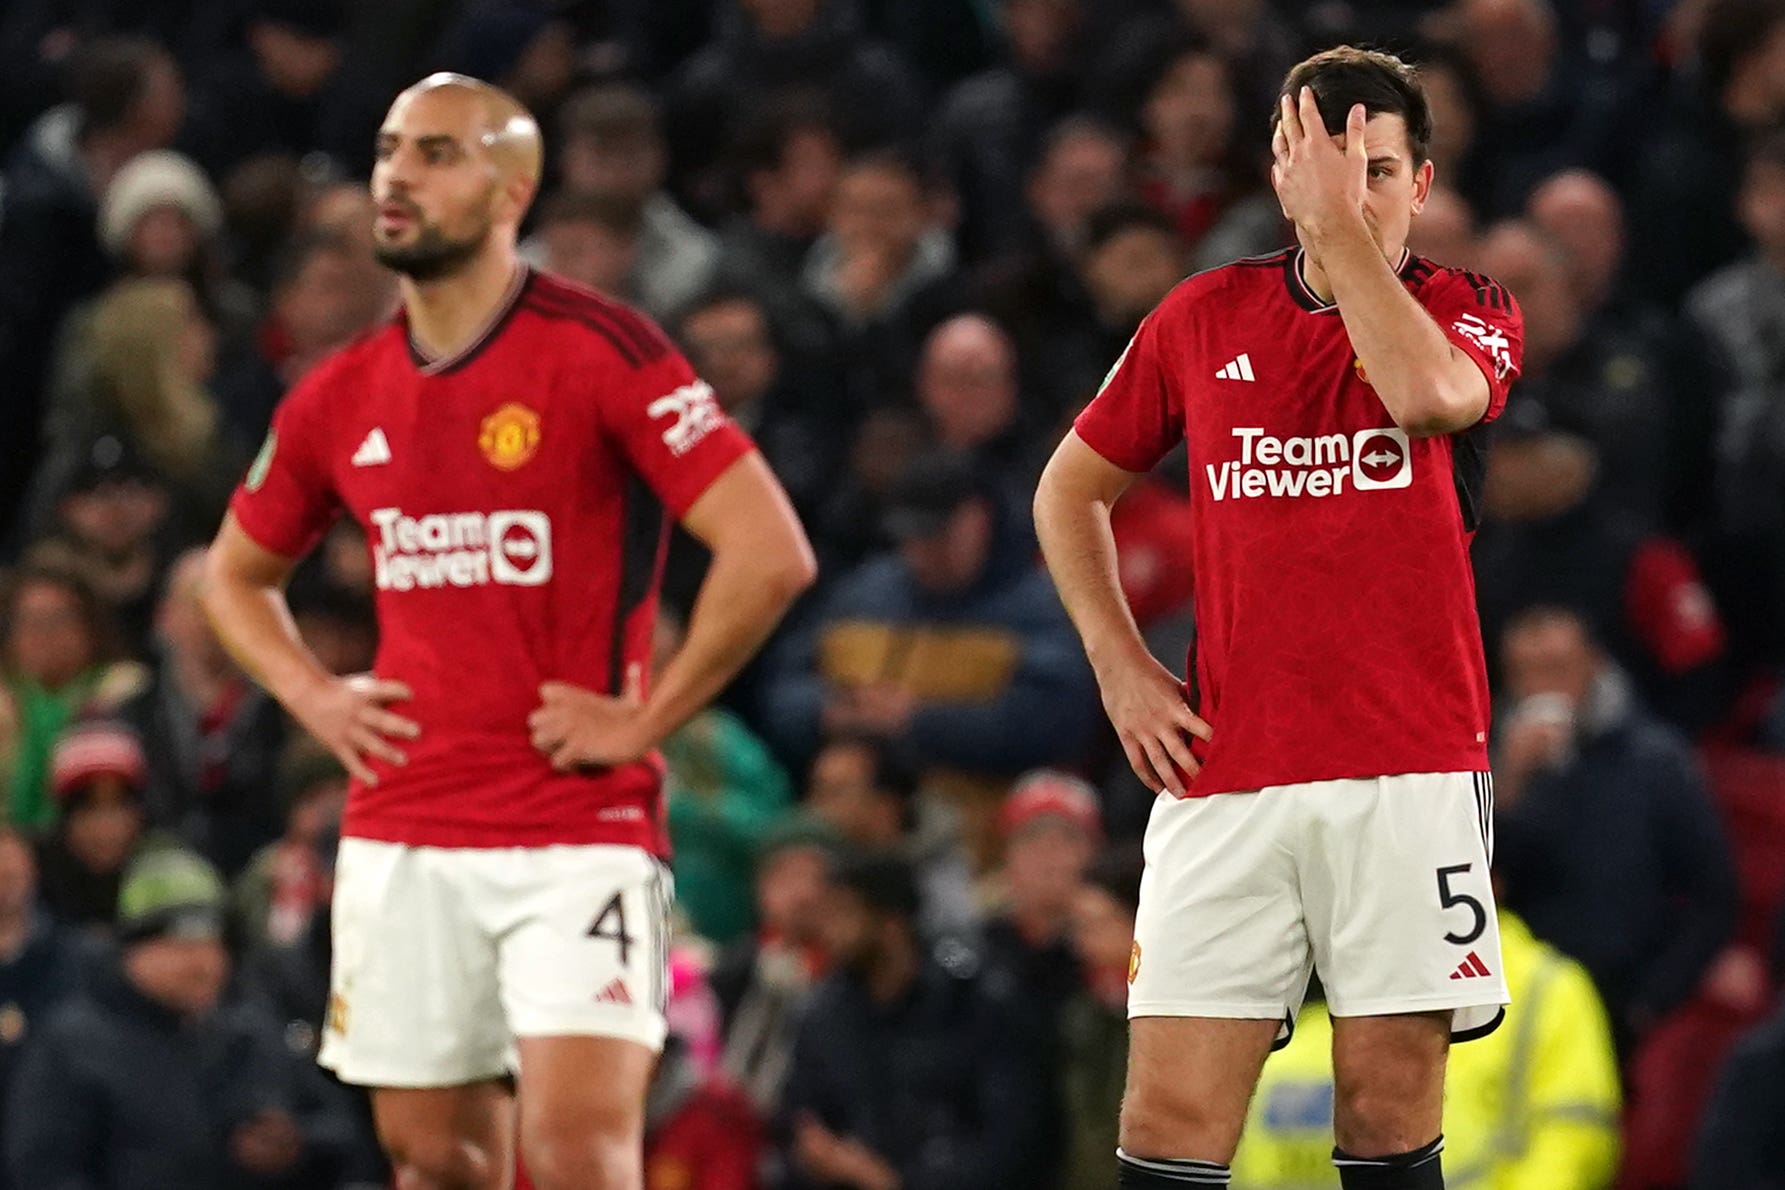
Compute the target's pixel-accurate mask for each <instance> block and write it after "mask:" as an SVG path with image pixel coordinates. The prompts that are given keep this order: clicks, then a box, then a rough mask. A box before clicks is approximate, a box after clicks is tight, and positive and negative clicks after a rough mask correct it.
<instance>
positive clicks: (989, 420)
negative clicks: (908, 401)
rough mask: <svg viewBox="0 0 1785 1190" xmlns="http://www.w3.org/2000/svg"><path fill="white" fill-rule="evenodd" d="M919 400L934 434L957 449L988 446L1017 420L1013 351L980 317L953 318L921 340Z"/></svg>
mask: <svg viewBox="0 0 1785 1190" xmlns="http://www.w3.org/2000/svg"><path fill="white" fill-rule="evenodd" d="M918 397H919V399H920V400H921V401H922V403H923V407H924V411H925V412H926V413H928V414H929V415H930V419H931V421H932V422H933V423H934V425H935V429H936V433H937V436H938V437H940V438H941V439H942V442H943V444H944V445H946V446H949V447H952V448H954V449H957V450H967V449H972V448H973V447H976V446H982V445H984V444H985V443H987V442H991V441H993V440H995V439H996V438H998V437H999V436H1000V435H1002V434H1003V433H1004V432H1005V431H1007V430H1009V429H1010V428H1011V427H1012V426H1013V425H1014V424H1015V422H1016V415H1017V383H1016V349H1015V348H1014V347H1013V346H1012V345H1011V342H1010V336H1008V335H1006V334H1005V333H1004V331H1003V330H1002V329H1001V328H1000V327H999V326H998V324H997V323H995V322H993V321H992V320H991V319H989V318H986V317H984V316H982V315H979V314H962V315H960V316H959V317H957V318H951V319H949V320H948V321H947V322H945V323H943V324H942V325H941V326H939V327H937V328H936V329H935V330H934V331H932V332H930V337H929V339H927V340H926V341H925V342H924V350H923V362H922V364H921V365H920V366H919V370H918Z"/></svg>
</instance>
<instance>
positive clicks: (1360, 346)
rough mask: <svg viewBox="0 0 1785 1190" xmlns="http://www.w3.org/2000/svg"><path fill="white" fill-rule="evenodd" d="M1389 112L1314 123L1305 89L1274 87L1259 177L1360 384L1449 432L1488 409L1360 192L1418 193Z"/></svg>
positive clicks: (1417, 430) (1472, 374) (1474, 374)
mask: <svg viewBox="0 0 1785 1190" xmlns="http://www.w3.org/2000/svg"><path fill="white" fill-rule="evenodd" d="M1406 139H1407V138H1406V136H1405V135H1404V134H1403V125H1402V124H1401V120H1400V117H1398V116H1392V115H1378V116H1376V117H1375V118H1374V119H1373V120H1372V119H1368V118H1366V113H1365V110H1364V107H1363V105H1362V104H1356V105H1354V106H1353V107H1352V108H1351V111H1350V113H1349V116H1348V118H1347V122H1346V127H1345V132H1344V135H1343V136H1339V137H1334V136H1329V135H1327V133H1326V129H1325V125H1324V123H1323V121H1322V119H1321V116H1320V110H1319V108H1318V106H1317V104H1316V102H1315V98H1314V92H1313V91H1312V89H1310V88H1307V87H1303V88H1302V89H1301V92H1300V94H1299V95H1297V96H1296V97H1295V98H1294V99H1293V100H1292V99H1291V98H1290V97H1288V96H1285V97H1283V99H1282V100H1281V104H1280V110H1279V112H1278V120H1277V130H1276V133H1275V134H1274V135H1273V137H1272V138H1271V151H1272V154H1273V156H1274V158H1275V161H1274V163H1273V165H1272V167H1271V181H1272V184H1273V185H1274V186H1275V187H1276V191H1277V198H1278V201H1279V202H1280V203H1281V204H1282V207H1283V213H1284V215H1285V216H1287V217H1288V218H1289V219H1290V220H1291V221H1292V222H1293V223H1294V224H1295V226H1296V230H1297V232H1298V233H1299V236H1300V238H1301V240H1302V242H1303V245H1304V247H1305V248H1306V249H1307V252H1308V257H1309V259H1310V261H1311V262H1312V263H1313V264H1314V265H1315V266H1316V268H1317V269H1318V272H1319V273H1320V274H1321V275H1322V277H1323V279H1324V280H1325V282H1326V286H1327V287H1328V288H1329V289H1330V290H1331V296H1332V299H1333V300H1334V301H1335V302H1337V303H1338V307H1339V316H1340V317H1341V318H1343V319H1344V320H1345V330H1346V332H1347V334H1348V335H1349V336H1350V339H1351V345H1352V347H1353V348H1354V349H1355V350H1356V351H1357V356H1358V359H1359V360H1360V361H1362V363H1363V366H1364V369H1365V371H1366V372H1368V374H1369V376H1370V383H1371V385H1372V386H1373V387H1374V388H1375V390H1376V393H1377V395H1378V396H1379V397H1380V398H1381V400H1382V403H1383V405H1385V406H1386V407H1387V408H1388V412H1389V416H1391V417H1393V418H1394V421H1395V424H1396V425H1397V426H1399V427H1400V428H1401V429H1403V430H1405V431H1406V432H1407V433H1409V434H1411V435H1414V436H1416V437H1429V436H1432V435H1437V434H1450V433H1455V432H1456V431H1458V430H1463V429H1467V428H1468V427H1469V426H1472V425H1474V424H1475V423H1476V422H1478V421H1480V420H1481V418H1482V416H1483V415H1484V414H1485V413H1486V412H1487V409H1488V398H1489V392H1488V383H1487V378H1486V377H1485V376H1484V375H1482V373H1481V369H1480V368H1479V367H1477V366H1476V364H1475V363H1474V362H1473V361H1472V360H1471V359H1470V358H1469V357H1468V356H1467V355H1465V354H1463V352H1461V351H1460V350H1458V349H1457V348H1456V347H1454V346H1453V345H1452V344H1451V343H1450V341H1449V340H1448V339H1446V338H1445V336H1444V332H1443V331H1442V330H1441V329H1439V326H1438V324H1437V323H1436V322H1434V321H1433V320H1432V317H1431V315H1430V314H1428V313H1427V312H1426V310H1425V308H1424V307H1423V306H1421V305H1420V304H1419V302H1418V301H1417V300H1415V299H1414V297H1413V295H1412V294H1411V293H1409V292H1408V291H1407V289H1406V287H1405V286H1404V285H1402V284H1401V282H1400V279H1399V278H1398V277H1396V275H1395V271H1394V267H1393V265H1392V263H1391V261H1390V257H1391V256H1395V257H1398V256H1399V255H1400V251H1401V248H1402V246H1403V245H1402V244H1401V243H1385V242H1384V239H1385V237H1384V236H1383V234H1382V232H1383V229H1382V228H1381V227H1380V226H1379V225H1377V223H1376V222H1375V220H1374V218H1373V214H1372V210H1371V202H1370V198H1371V195H1372V193H1375V194H1377V195H1378V196H1380V198H1379V201H1381V200H1387V201H1388V202H1392V203H1399V204H1401V205H1403V206H1404V205H1405V204H1406V203H1408V202H1412V203H1413V204H1414V209H1415V210H1417V208H1418V204H1420V203H1423V201H1424V196H1425V194H1426V192H1427V190H1428V189H1429V187H1430V184H1431V164H1430V163H1429V162H1427V163H1424V164H1421V165H1418V166H1415V164H1414V162H1413V160H1412V158H1411V156H1410V155H1409V153H1408V149H1407V144H1406Z"/></svg>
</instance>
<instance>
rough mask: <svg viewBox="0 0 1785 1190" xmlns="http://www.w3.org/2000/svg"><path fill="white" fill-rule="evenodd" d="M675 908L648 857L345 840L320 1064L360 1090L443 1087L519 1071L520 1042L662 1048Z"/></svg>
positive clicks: (660, 870)
mask: <svg viewBox="0 0 1785 1190" xmlns="http://www.w3.org/2000/svg"><path fill="white" fill-rule="evenodd" d="M672 896H673V886H672V884H671V878H670V875H669V871H668V869H667V868H665V867H664V865H663V864H662V863H661V862H660V861H659V860H658V859H657V858H656V857H654V856H652V855H651V854H649V853H648V852H645V851H642V850H640V849H639V848H636V847H620V846H611V845H592V846H557V847H499V848H443V847H408V846H404V845H402V844H397V843H383V842H376V841H374V840H370V839H343V840H341V851H340V856H339V858H338V859H337V860H336V864H335V894H334V919H333V929H334V961H333V967H332V971H331V977H330V994H329V1010H328V1017H327V1020H326V1021H325V1022H324V1026H323V1040H322V1049H321V1053H320V1055H319V1057H318V1060H319V1061H320V1062H321V1063H322V1065H324V1066H326V1067H328V1068H329V1069H331V1070H333V1071H335V1073H336V1074H338V1075H340V1076H341V1080H342V1081H343V1082H348V1083H354V1084H357V1085H360V1086H374V1087H444V1086H458V1085H461V1084H464V1083H472V1082H480V1081H482V1080H485V1079H491V1078H501V1077H504V1076H506V1075H509V1074H511V1073H513V1072H514V1071H515V1070H516V1069H517V1068H518V1056H517V1052H516V1046H515V1038H517V1037H540V1036H556V1035H564V1034H572V1035H586V1036H597V1037H617V1038H620V1039H622V1040H627V1041H636V1042H638V1043H639V1044H641V1045H644V1046H646V1047H647V1048H649V1049H651V1050H660V1049H662V1047H663V1040H664V1035H665V1033H666V1026H665V1023H664V1015H663V1011H664V1003H665V998H666V995H667V989H668V986H669V980H668V953H669V912H670V904H671V899H672Z"/></svg>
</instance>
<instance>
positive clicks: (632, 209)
mask: <svg viewBox="0 0 1785 1190" xmlns="http://www.w3.org/2000/svg"><path fill="white" fill-rule="evenodd" d="M644 218H645V214H644V208H643V207H642V206H641V205H640V204H639V203H637V202H635V201H634V200H632V199H629V198H623V197H621V196H619V195H614V194H583V193H580V192H578V191H574V190H556V191H553V192H552V193H551V194H549V195H547V196H546V198H545V201H544V202H542V203H540V204H539V227H540V229H541V230H544V229H545V228H548V227H551V226H553V225H554V224H558V223H593V224H594V225H595V226H597V227H600V228H603V229H605V230H607V231H610V232H612V233H613V234H614V235H617V236H636V235H637V234H638V233H639V232H640V230H642V229H643V227H644Z"/></svg>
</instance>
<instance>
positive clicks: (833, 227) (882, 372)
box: [800, 150, 955, 424]
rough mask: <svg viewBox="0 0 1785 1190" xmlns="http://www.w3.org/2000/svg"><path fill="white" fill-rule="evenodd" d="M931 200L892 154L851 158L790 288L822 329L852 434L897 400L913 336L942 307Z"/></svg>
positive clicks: (940, 244)
mask: <svg viewBox="0 0 1785 1190" xmlns="http://www.w3.org/2000/svg"><path fill="white" fill-rule="evenodd" d="M932 199H933V195H932V194H931V192H930V189H929V184H928V180H927V179H926V178H925V177H924V175H923V173H922V170H921V168H920V167H919V165H918V163H917V162H916V161H915V160H914V159H913V158H910V157H908V156H906V155H905V154H903V153H900V152H896V151H892V150H877V151H875V152H872V153H869V154H865V155H863V156H860V157H856V158H854V159H853V160H851V161H850V162H849V163H848V164H847V165H846V166H844V167H843V172H842V173H841V175H839V177H838V179H837V193H836V198H835V200H834V201H833V202H832V204H831V212H830V219H829V222H828V225H827V230H826V231H825V234H824V235H822V236H820V237H819V239H818V242H817V243H815V244H813V245H812V250H811V252H810V253H808V254H807V256H806V263H805V267H804V269H803V270H802V272H801V277H800V283H801V285H803V286H804V288H805V291H806V296H807V297H808V298H809V299H810V300H811V301H812V302H813V303H814V304H816V305H817V306H818V308H819V309H821V310H823V311H824V312H825V314H826V315H827V316H828V317H829V318H830V320H831V324H832V333H833V335H834V336H835V341H836V349H837V351H838V352H839V355H840V358H841V359H842V360H843V361H844V368H845V372H844V377H843V383H844V386H845V396H844V399H845V400H846V401H848V402H850V404H851V408H852V411H853V412H854V417H853V419H852V420H853V421H854V422H855V423H856V424H859V422H860V418H861V416H862V413H863V412H865V411H866V410H868V409H871V408H874V407H876V406H879V405H884V404H887V403H889V402H891V401H894V400H898V399H899V398H901V397H902V396H903V395H904V394H905V392H906V389H907V386H908V384H909V380H908V377H909V376H910V375H911V372H912V368H913V365H914V363H915V361H916V358H917V354H918V348H919V343H920V342H921V340H922V337H923V334H924V332H926V331H927V330H928V329H929V327H930V326H931V325H932V324H934V323H935V322H936V321H937V320H938V315H939V313H940V312H941V309H942V307H943V306H945V305H946V304H947V301H948V292H949V291H948V283H949V282H950V281H951V279H952V278H953V276H954V270H955V250H954V241H953V239H952V238H951V237H950V235H949V234H948V231H947V230H946V229H945V228H944V227H942V226H941V224H940V223H939V222H938V220H937V217H936V210H935V206H934V203H933V201H932Z"/></svg>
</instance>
